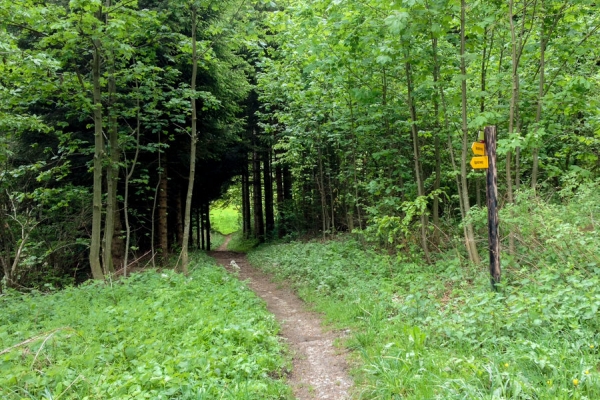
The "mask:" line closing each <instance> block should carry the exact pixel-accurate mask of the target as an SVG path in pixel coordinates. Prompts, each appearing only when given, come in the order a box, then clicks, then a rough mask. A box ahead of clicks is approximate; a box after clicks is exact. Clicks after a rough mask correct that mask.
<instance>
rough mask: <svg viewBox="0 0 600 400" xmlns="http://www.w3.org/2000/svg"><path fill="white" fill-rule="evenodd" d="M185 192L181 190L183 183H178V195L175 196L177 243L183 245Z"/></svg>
mask: <svg viewBox="0 0 600 400" xmlns="http://www.w3.org/2000/svg"><path fill="white" fill-rule="evenodd" d="M182 197H183V193H182V192H181V185H177V196H175V221H176V222H177V223H176V224H175V240H176V241H177V245H178V246H179V247H182V246H181V245H182V244H183V225H184V223H183V219H184V218H185V216H184V214H183V199H182Z"/></svg>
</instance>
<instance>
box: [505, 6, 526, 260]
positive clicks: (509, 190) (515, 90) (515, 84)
mask: <svg viewBox="0 0 600 400" xmlns="http://www.w3.org/2000/svg"><path fill="white" fill-rule="evenodd" d="M513 8H514V0H510V1H509V7H508V18H509V20H510V37H511V50H512V52H511V59H512V91H511V96H510V110H509V114H508V135H509V137H510V136H512V135H513V133H514V126H515V115H516V109H517V107H518V105H517V102H518V95H519V75H518V71H519V70H518V67H519V66H518V59H517V39H516V33H515V23H514V19H513ZM523 17H524V16H523ZM506 197H507V200H508V202H509V203H512V202H513V201H514V194H513V178H512V152H511V151H510V150H509V151H508V152H507V153H506ZM508 252H509V253H510V254H514V252H515V238H514V234H513V232H512V231H511V232H510V233H509V235H508Z"/></svg>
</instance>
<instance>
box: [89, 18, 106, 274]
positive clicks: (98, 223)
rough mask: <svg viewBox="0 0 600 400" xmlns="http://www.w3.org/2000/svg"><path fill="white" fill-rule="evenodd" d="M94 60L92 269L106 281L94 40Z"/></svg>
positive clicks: (101, 139) (99, 92)
mask: <svg viewBox="0 0 600 400" xmlns="http://www.w3.org/2000/svg"><path fill="white" fill-rule="evenodd" d="M96 17H97V18H98V19H99V20H102V6H100V7H99V8H98V11H97V13H96ZM93 44H94V50H93V60H92V81H93V87H94V89H93V101H94V178H93V185H94V186H93V200H92V201H93V211H92V236H91V238H90V267H91V270H92V277H93V278H94V279H104V272H103V271H102V264H101V262H100V247H101V235H102V161H103V159H104V137H103V136H102V135H103V132H102V88H101V86H100V79H101V71H100V64H101V58H102V56H101V54H100V50H101V48H100V47H101V43H100V40H99V39H94V41H93Z"/></svg>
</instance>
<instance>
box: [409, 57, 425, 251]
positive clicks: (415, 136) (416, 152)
mask: <svg viewBox="0 0 600 400" xmlns="http://www.w3.org/2000/svg"><path fill="white" fill-rule="evenodd" d="M404 67H405V70H406V84H407V88H408V108H409V111H410V119H411V133H412V141H413V159H414V163H415V178H416V180H417V191H418V195H419V197H425V185H424V183H423V175H422V171H421V162H420V158H421V155H420V149H419V130H418V128H417V111H416V107H415V104H414V101H413V84H412V71H411V65H410V62H408V60H407V61H406V63H405V64H404ZM427 225H428V223H427V215H426V214H425V210H424V211H423V212H422V213H421V247H422V248H423V254H424V256H425V259H426V260H427V262H428V263H430V262H431V256H430V255H429V246H428V244H427Z"/></svg>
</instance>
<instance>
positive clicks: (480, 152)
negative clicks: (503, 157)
mask: <svg viewBox="0 0 600 400" xmlns="http://www.w3.org/2000/svg"><path fill="white" fill-rule="evenodd" d="M471 150H473V154H475V155H476V156H484V155H485V143H479V142H473V144H472V145H471ZM473 168H475V167H473ZM486 168H487V167H486Z"/></svg>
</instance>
